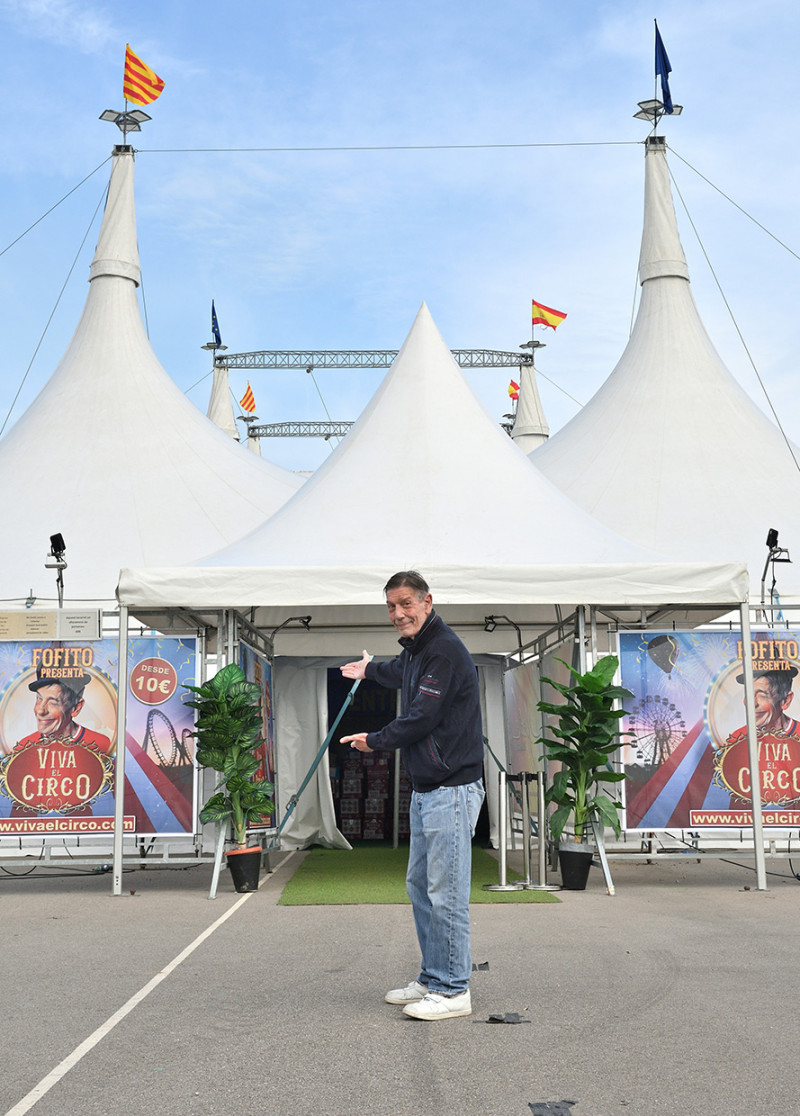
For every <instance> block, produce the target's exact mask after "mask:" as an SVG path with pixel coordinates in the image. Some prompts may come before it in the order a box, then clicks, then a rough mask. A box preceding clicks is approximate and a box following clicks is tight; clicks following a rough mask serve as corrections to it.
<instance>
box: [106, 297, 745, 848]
mask: <svg viewBox="0 0 800 1116" xmlns="http://www.w3.org/2000/svg"><path fill="white" fill-rule="evenodd" d="M443 401H444V403H445V405H446V407H447V421H446V422H443V421H442V418H441V411H442V406H443ZM409 567H411V568H417V569H420V570H421V571H422V572H423V573H424V575H425V576H426V577H427V578H428V580H429V582H430V584H431V586H432V589H433V594H434V602H435V605H436V607H437V608H438V609H439V610H440V611H441V613H442V615H443V616H444V618H445V619H446V620H447V622H448V623H450V624H452V625H453V626H454V627H455V628H456V629H457V630H458V631H459V634H460V635H461V636H462V637H463V638H464V640H465V642H466V644H467V646H468V647H469V648H470V650H471V651H472V652H473V653H478V654H480V653H485V652H495V653H498V654H499V653H501V652H505V651H508V650H510V649H512V648H513V646H515V643H516V641H515V639H514V637H513V636H512V637H511V638H509V632H510V629H509V627H507V626H503V625H502V624H501V625H500V626H498V627H497V628H496V629H495V630H494V631H491V632H488V631H485V630H484V628H485V623H484V621H485V618H486V616H487V614H500V615H501V617H503V618H505V619H508V620H510V621H513V625H512V626H517V627H518V628H519V630H520V638H521V639H526V640H527V639H529V638H531V637H532V636H533V635H536V634H538V633H540V632H541V631H542V630H543V629H545V628H547V627H549V626H550V625H552V624H557V623H558V622H559V621H560V619H561V618H562V617H563V616H564V615H565V614H566V611H567V610H569V609H570V608H572V607H574V606H579V605H592V604H596V605H603V606H607V607H608V608H610V609H611V610H612V611H615V612H616V613H619V614H621V613H625V612H626V610H630V615H633V616H635V617H637V618H638V617H639V616H640V614H641V610H642V609H643V608H647V607H649V608H651V609H655V610H656V611H659V610H660V611H661V614H662V615H664V616H670V617H676V616H681V615H682V614H683V612H682V610H683V608H684V606H690V605H694V606H705V607H707V610H708V611H709V612H710V613H715V612H719V611H724V610H726V606H728V607H733V606H734V605H735V604H736V603H737V602H741V601H743V600H745V599H746V597H747V576H746V571H745V569H744V567H743V566H742V565H741V564H738V565H737V564H730V563H726V562H720V563H717V564H715V565H710V564H686V563H683V562H663V561H661V560H659V559H658V558H657V557H656V556H655V555H654V554H652V553H651V552H649V551H646V550H644V549H642V548H641V547H639V546H637V545H636V544H633V543H630V542H627V541H625V540H623V539H622V538H620V537H619V536H617V535H615V534H614V533H613V532H611V531H609V530H608V529H606V528H604V527H602V526H601V525H600V524H599V523H598V522H597V521H595V520H593V519H592V518H591V517H590V516H588V515H586V514H585V513H584V512H582V511H581V510H580V509H578V508H577V507H576V506H575V505H574V504H572V503H571V502H570V501H569V500H567V499H565V498H564V497H563V495H562V494H561V493H560V492H559V491H558V489H557V488H556V487H555V486H554V485H552V484H551V483H550V482H549V481H547V480H545V479H544V478H543V477H542V476H541V475H540V474H539V473H538V472H537V470H535V469H533V468H531V466H530V463H529V461H528V459H527V458H526V456H525V455H524V454H523V453H522V452H521V451H520V450H519V449H518V448H517V446H516V445H515V444H514V443H513V441H512V440H511V439H510V438H509V437H508V436H507V435H506V434H504V433H503V432H502V431H501V430H500V428H499V427H498V426H497V425H496V424H495V423H494V422H493V420H492V419H491V418H490V416H489V415H488V414H487V413H486V411H485V410H484V409H483V407H482V405H481V404H480V403H479V402H478V400H477V399H476V397H475V396H474V394H473V392H472V390H471V388H470V387H469V385H468V384H467V383H466V381H465V380H464V378H463V375H462V373H461V370H460V369H459V367H458V365H457V364H456V363H455V361H454V360H453V357H452V355H451V353H450V351H449V349H448V348H447V346H446V344H445V342H444V341H443V339H442V337H441V336H440V334H439V332H438V330H437V328H436V326H435V324H434V322H433V319H432V317H431V315H430V312H429V311H428V308H427V306H425V305H423V306H422V308H421V309H420V311H419V313H418V315H417V317H416V320H415V322H414V324H413V326H412V328H411V331H410V333H409V335H408V337H407V339H406V341H405V343H404V345H403V347H402V349H401V350H400V352H399V354H398V356H397V358H396V360H395V362H394V364H393V366H392V368H391V369H390V370H389V372H388V373H387V375H386V377H385V378H384V380H383V382H382V384H381V385H380V387H379V388H378V390H377V392H376V393H375V395H374V397H373V399H372V400H371V402H370V404H369V405H368V406H367V408H366V410H365V411H364V413H363V414H362V415H361V417H360V418H359V420H358V422H357V423H356V424H355V426H354V427H353V428H352V430H351V431H350V433H349V434H348V435H347V437H346V438H345V439H344V441H343V442H342V443H341V445H340V446H339V447H338V448H337V449H336V451H335V452H334V454H332V456H331V457H330V458H329V459H328V461H327V462H326V463H325V464H324V465H323V466H322V467H321V468H320V469H319V470H317V472H316V474H315V475H314V476H313V477H312V478H311V479H310V480H309V481H307V482H306V484H305V485H304V487H303V488H302V489H301V490H300V491H299V492H298V493H297V494H296V495H295V496H294V497H293V498H292V499H291V500H290V501H289V502H288V503H287V504H285V505H284V507H283V508H281V510H280V511H278V512H277V513H276V514H275V515H274V516H273V517H272V518H271V519H270V520H268V521H267V522H266V523H265V524H264V525H263V526H261V527H259V528H257V529H256V530H254V531H253V532H251V533H250V534H249V535H247V536H246V537H244V538H243V539H241V540H239V541H238V542H237V543H235V544H234V545H233V546H231V547H228V548H226V549H225V550H222V551H220V552H219V553H218V554H216V555H214V556H213V557H212V558H210V559H206V560H203V561H202V562H200V563H197V564H194V565H191V566H184V567H172V568H155V567H153V568H139V569H124V570H123V571H122V573H121V576H120V583H119V588H118V596H119V600H120V603H121V605H122V606H123V607H124V608H125V609H130V610H131V611H132V612H134V613H135V614H136V615H137V616H139V615H141V616H144V615H147V616H148V617H149V618H150V620H149V622H152V623H156V624H157V623H158V622H159V619H158V618H159V616H163V615H165V614H166V613H168V612H170V611H171V610H174V609H175V608H187V609H191V610H192V613H193V614H194V615H197V614H198V613H203V612H204V611H210V612H211V613H212V614H213V612H214V610H217V609H233V610H239V611H241V612H246V613H247V615H248V616H249V618H250V621H251V623H253V624H254V625H256V626H257V627H259V628H260V629H262V630H263V631H265V632H271V631H274V630H275V629H277V628H278V627H279V626H280V625H282V624H283V623H284V622H285V621H286V620H287V619H288V618H289V617H292V616H294V617H297V616H298V615H301V614H307V615H309V616H310V618H311V623H310V627H309V629H308V630H306V629H305V628H304V627H301V626H290V627H286V628H283V629H282V630H281V631H280V633H279V635H278V636H277V644H276V650H277V652H278V656H279V657H278V658H277V659H276V672H275V701H276V719H277V724H276V734H277V735H276V739H277V748H278V767H279V771H280V793H281V800H282V802H284V803H285V802H286V801H287V799H288V798H289V796H290V795H291V794H293V793H294V791H295V790H296V788H297V786H298V785H299V783H300V781H301V778H302V776H303V774H305V771H306V769H307V768H308V765H309V762H310V759H311V758H313V755H314V751H315V748H316V746H317V744H318V742H319V740H320V739H321V735H320V733H321V729H322V728H323V727H324V726H323V724H322V722H323V720H324V710H323V704H324V703H323V701H322V697H321V694H322V685H323V675H322V674H319V676H318V677H317V676H314V675H313V674H312V673H311V670H312V669H313V670H317V671H324V667H325V666H326V664H327V665H330V664H331V663H336V662H339V663H341V662H342V661H344V658H345V657H355V656H358V655H360V652H361V649H362V648H363V647H366V648H368V649H369V650H370V651H371V652H373V653H377V654H394V653H395V651H396V642H395V636H394V632H393V631H392V630H391V628H390V627H389V625H388V623H387V618H386V610H385V605H384V604H383V603H382V586H383V584H384V582H385V581H386V578H387V577H388V576H389V575H390V574H391V573H393V572H394V571H395V570H396V569H399V568H409ZM331 656H336V658H333V659H331V658H329V657H331ZM498 680H499V668H498V669H497V672H496V676H495V681H498ZM498 688H499V687H498V686H494V687H492V686H489V685H487V687H486V693H487V712H488V706H489V704H490V701H491V700H493V701H494V705H493V709H494V713H493V714H491V715H488V716H487V723H488V728H489V734H490V738H491V734H492V731H493V728H494V730H496V731H498V732H499V734H500V735H502V731H503V730H502V708H501V707H500V705H499V699H498V698H497V696H496V694H497V689H498ZM490 689H493V691H494V695H495V696H494V699H492V698H490V695H489V690H490ZM309 695H311V697H310V696H309ZM322 736H324V732H322ZM317 795H318V797H317V799H316V801H314V800H313V799H312V798H311V795H310V794H309V796H308V798H307V799H306V800H305V801H304V804H303V807H302V808H299V809H298V811H297V813H296V815H295V818H294V819H293V821H294V828H293V829H292V831H291V833H292V837H293V838H294V839H295V840H297V841H299V842H300V843H302V842H308V841H311V840H321V841H332V842H335V841H336V839H337V834H336V832H335V829H333V828H332V827H333V820H332V813H333V812H332V808H331V806H330V802H329V800H330V788H329V787H326V778H325V775H324V768H323V769H322V771H321V773H320V776H319V779H318V782H317Z"/></svg>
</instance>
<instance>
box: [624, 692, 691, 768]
mask: <svg viewBox="0 0 800 1116" xmlns="http://www.w3.org/2000/svg"><path fill="white" fill-rule="evenodd" d="M628 724H629V726H630V730H631V732H632V733H633V739H632V741H631V744H630V746H631V747H632V748H633V750H634V754H635V759H634V763H635V764H637V765H642V766H644V767H660V765H661V764H662V763H664V762H665V761H666V760H668V759H669V757H670V756H671V755H672V752H673V751H674V749H675V748H676V747H677V746H678V744H679V743H680V742H681V740H682V739H683V738H684V736H685V735H686V723H685V722H684V719H683V714H682V713H681V711H680V710H679V709H676V707H675V704H674V702H671V701H667V699H666V698H662V697H661V695H660V694H647V695H646V696H645V697H642V698H639V700H638V702H637V703H636V705H635V706H634V707H633V710H632V712H631V715H630V720H629V722H628Z"/></svg>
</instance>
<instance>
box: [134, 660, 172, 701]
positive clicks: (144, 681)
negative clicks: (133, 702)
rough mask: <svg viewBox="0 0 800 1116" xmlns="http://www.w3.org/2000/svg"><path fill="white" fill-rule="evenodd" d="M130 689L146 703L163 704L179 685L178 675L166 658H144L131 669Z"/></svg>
mask: <svg viewBox="0 0 800 1116" xmlns="http://www.w3.org/2000/svg"><path fill="white" fill-rule="evenodd" d="M129 685H130V690H131V693H132V694H133V696H134V697H136V698H138V699H139V701H141V702H144V704H145V705H163V703H164V702H165V701H169V699H170V698H171V697H172V695H173V694H174V693H175V690H176V689H177V687H178V675H177V673H176V671H175V667H174V666H173V665H172V663H168V662H167V660H166V659H142V660H141V661H140V662H138V663H137V664H136V666H135V667H134V668H133V670H132V671H131V676H130V682H129Z"/></svg>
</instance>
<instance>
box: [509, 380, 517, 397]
mask: <svg viewBox="0 0 800 1116" xmlns="http://www.w3.org/2000/svg"><path fill="white" fill-rule="evenodd" d="M508 394H509V396H510V398H511V399H519V384H518V383H517V382H516V381H515V380H512V381H511V383H510V384H509V385H508Z"/></svg>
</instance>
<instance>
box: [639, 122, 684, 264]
mask: <svg viewBox="0 0 800 1116" xmlns="http://www.w3.org/2000/svg"><path fill="white" fill-rule="evenodd" d="M660 139H662V137H660V136H651V137H650V139H649V140H648V141H647V144H646V145H645V179H644V230H643V232H642V247H641V251H640V253H639V282H640V283H642V284H644V283H646V282H647V281H648V279H662V278H665V277H666V276H670V275H674V276H677V277H678V278H679V279H686V280H687V281H688V279H689V267H688V265H687V263H686V256H685V255H684V252H683V245H682V244H681V238H680V236H679V234H678V222H677V220H676V219H675V206H674V205H673V203H672V191H671V190H670V185H669V168H668V166H667V153H666V149H665V145H664V144H663V143H656V142H653V141H654V140H660Z"/></svg>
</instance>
